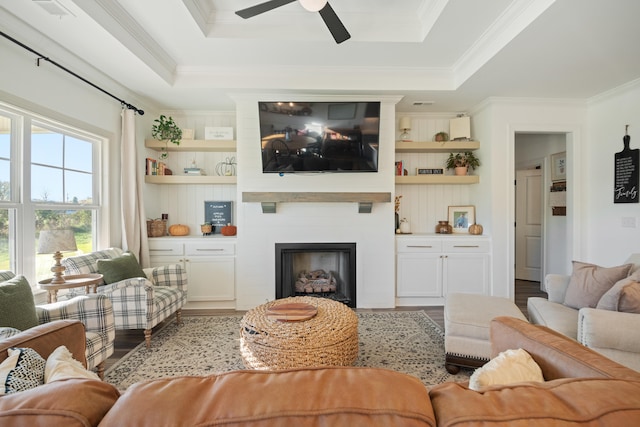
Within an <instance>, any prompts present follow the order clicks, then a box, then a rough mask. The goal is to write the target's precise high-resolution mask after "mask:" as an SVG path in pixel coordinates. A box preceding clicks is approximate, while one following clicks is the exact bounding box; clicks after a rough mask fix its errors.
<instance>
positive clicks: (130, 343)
mask: <svg viewBox="0 0 640 427" xmlns="http://www.w3.org/2000/svg"><path fill="white" fill-rule="evenodd" d="M515 294H516V295H515V302H516V305H517V306H518V307H519V308H520V310H521V311H522V312H523V313H524V315H525V316H527V317H528V313H527V299H528V298H529V297H534V296H542V297H545V298H546V296H547V294H546V293H545V292H542V291H541V290H540V282H528V281H524V280H516V284H515ZM356 310H357V311H364V312H366V311H388V309H380V310H378V309H356ZM415 310H424V311H425V313H427V315H428V316H429V317H431V318H432V319H433V320H434V321H435V322H436V323H437V324H438V325H440V327H441V328H442V329H444V307H442V306H434V307H423V306H420V307H397V308H395V311H415ZM230 313H231V314H238V313H240V314H242V313H243V312H241V311H234V310H184V313H183V315H184V316H224V315H227V314H230ZM166 322H175V319H174V318H173V317H171V318H169V319H168V320H167V321H165V322H162V323H160V324H159V325H158V326H156V327H155V328H153V331H154V333H155V331H157V330H158V329H160V328H161V327H162V326H163V325H164V324H165V323H166ZM152 340H153V335H152ZM142 341H144V334H143V332H142V331H141V330H140V331H116V340H115V351H114V353H113V354H112V355H111V357H109V359H107V360H106V362H105V369H108V368H109V367H111V366H112V365H113V364H114V363H115V362H116V361H118V360H119V359H120V358H121V357H123V356H124V355H125V354H127V353H128V352H129V351H131V350H132V349H133V348H135V347H136V346H137V345H138V344H140V343H141V342H142Z"/></svg>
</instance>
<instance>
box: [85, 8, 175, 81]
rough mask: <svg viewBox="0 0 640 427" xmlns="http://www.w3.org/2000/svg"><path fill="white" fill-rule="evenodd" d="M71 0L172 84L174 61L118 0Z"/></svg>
mask: <svg viewBox="0 0 640 427" xmlns="http://www.w3.org/2000/svg"><path fill="white" fill-rule="evenodd" d="M73 1H74V3H75V4H76V5H77V6H78V7H79V8H80V9H82V10H83V11H84V12H85V13H86V14H87V15H89V16H90V17H91V18H92V19H93V20H95V21H96V22H97V23H98V24H99V25H100V26H101V27H102V28H104V29H105V30H106V31H107V32H109V34H111V36H113V37H114V38H115V39H117V40H118V41H119V42H120V43H122V44H123V45H124V46H125V47H126V48H127V49H128V50H129V51H130V52H131V53H133V54H134V55H135V56H137V57H138V58H139V59H140V60H141V61H143V62H144V63H145V64H146V65H147V66H148V67H149V68H150V69H151V70H153V71H154V72H155V73H156V74H157V75H158V76H160V77H161V78H162V79H163V80H164V81H166V82H167V83H169V84H173V81H174V75H175V70H176V67H177V64H176V62H175V61H174V60H173V58H172V57H171V56H170V55H169V54H168V53H167V52H166V51H165V50H164V49H163V48H162V47H161V46H160V45H159V44H158V43H156V42H155V40H154V39H153V38H152V37H151V36H150V35H149V33H147V32H146V31H145V30H144V29H143V28H142V27H141V26H140V25H139V24H138V23H137V22H136V21H135V20H134V19H133V18H132V17H131V15H129V14H128V13H127V11H126V10H125V9H123V8H122V6H120V3H118V2H117V1H112V0H73Z"/></svg>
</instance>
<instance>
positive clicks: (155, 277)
mask: <svg viewBox="0 0 640 427" xmlns="http://www.w3.org/2000/svg"><path fill="white" fill-rule="evenodd" d="M122 254H123V250H122V249H120V248H110V249H106V250H102V251H97V252H91V253H88V254H84V255H78V256H73V257H67V258H64V259H63V260H62V264H63V265H64V266H65V267H66V268H67V269H66V272H65V274H69V275H73V274H88V273H98V267H97V260H99V259H113V258H116V257H118V256H120V255H122ZM145 273H146V274H147V277H140V278H135V279H125V280H122V281H120V282H115V283H110V284H103V285H100V286H98V293H99V294H102V295H105V296H107V297H108V298H109V299H110V300H111V303H112V304H113V312H114V315H115V323H116V329H119V330H120V329H144V337H145V342H146V345H147V347H149V346H150V345H151V331H152V329H153V327H154V326H156V325H157V324H158V323H160V322H162V321H163V320H165V319H167V318H168V317H170V316H171V315H172V314H174V313H175V315H176V322H177V323H178V324H180V323H181V319H180V316H181V313H182V307H183V306H184V304H185V302H186V301H187V274H186V271H185V270H184V269H183V268H182V266H181V265H179V264H173V265H167V266H162V267H155V268H150V269H145Z"/></svg>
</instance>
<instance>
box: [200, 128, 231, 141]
mask: <svg viewBox="0 0 640 427" xmlns="http://www.w3.org/2000/svg"><path fill="white" fill-rule="evenodd" d="M204 139H226V140H231V139H233V128H232V127H205V128H204Z"/></svg>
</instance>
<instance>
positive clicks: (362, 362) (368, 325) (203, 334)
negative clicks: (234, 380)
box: [105, 311, 471, 390]
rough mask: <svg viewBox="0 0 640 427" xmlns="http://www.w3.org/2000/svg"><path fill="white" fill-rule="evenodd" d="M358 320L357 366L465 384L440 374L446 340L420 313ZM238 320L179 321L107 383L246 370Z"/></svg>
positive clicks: (127, 359)
mask: <svg viewBox="0 0 640 427" xmlns="http://www.w3.org/2000/svg"><path fill="white" fill-rule="evenodd" d="M357 315H358V335H359V354H358V359H357V360H356V362H355V366H368V367H379V368H386V369H392V370H395V371H399V372H404V373H406V374H409V375H413V376H415V377H418V378H419V379H420V380H422V382H423V383H424V384H425V386H427V387H430V386H433V385H436V384H440V383H443V382H448V381H466V380H468V379H469V375H470V374H471V371H470V370H465V369H462V370H460V372H459V373H458V374H456V375H451V374H449V373H448V372H447V371H446V370H445V368H444V334H443V332H442V331H441V330H440V327H439V326H438V324H437V323H435V322H434V321H433V320H432V319H431V318H430V317H429V316H427V314H426V313H425V312H424V311H399V312H397V311H396V312H366V313H357ZM241 318H242V315H240V314H239V315H227V316H210V317H205V316H197V317H195V316H194V317H183V320H184V325H182V326H177V325H176V324H175V322H170V323H168V324H167V325H166V326H165V327H164V328H162V329H161V330H160V331H158V332H156V333H154V335H153V338H152V340H151V348H149V349H147V348H146V347H145V345H144V343H141V344H140V345H138V346H137V347H136V348H134V349H133V350H131V351H130V352H129V353H128V354H127V355H125V356H124V357H123V358H122V359H120V360H119V361H118V362H116V363H115V364H114V365H113V366H111V367H110V368H109V369H108V370H107V371H106V373H105V381H107V382H109V383H111V384H113V385H115V386H116V387H118V388H119V389H120V390H125V389H126V388H127V387H129V386H130V385H131V384H133V383H136V382H138V381H142V380H148V379H156V378H166V377H172V376H179V375H210V374H215V373H219V372H226V371H231V370H236V369H244V365H243V364H242V358H241V356H240V344H239V336H240V330H239V323H240V319H241Z"/></svg>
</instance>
